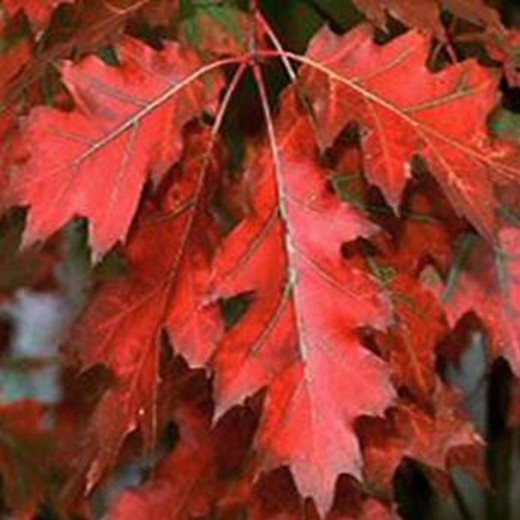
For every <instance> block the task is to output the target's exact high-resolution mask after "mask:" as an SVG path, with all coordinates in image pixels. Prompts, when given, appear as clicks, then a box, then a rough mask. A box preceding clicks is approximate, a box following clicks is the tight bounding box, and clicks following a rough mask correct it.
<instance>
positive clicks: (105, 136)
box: [8, 38, 217, 255]
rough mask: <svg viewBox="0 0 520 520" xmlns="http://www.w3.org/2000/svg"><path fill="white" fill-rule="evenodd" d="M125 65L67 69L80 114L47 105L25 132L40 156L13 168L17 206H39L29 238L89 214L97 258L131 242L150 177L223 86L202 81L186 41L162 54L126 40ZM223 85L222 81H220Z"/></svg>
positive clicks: (93, 62) (121, 50)
mask: <svg viewBox="0 0 520 520" xmlns="http://www.w3.org/2000/svg"><path fill="white" fill-rule="evenodd" d="M117 53H118V56H119V60H120V66H118V67H112V66H108V65H106V64H104V63H103V62H102V61H101V60H100V59H99V58H97V57H94V56H90V57H87V58H85V59H84V60H83V61H81V62H80V63H78V64H73V63H70V62H68V63H66V64H65V65H64V66H63V67H62V73H63V80H64V82H65V84H66V85H67V87H68V89H69V91H70V93H71V94H72V96H73V98H74V101H75V103H76V108H75V109H74V110H73V111H71V112H64V111H59V110H54V109H51V108H48V107H37V108H35V109H33V110H32V112H31V113H30V115H29V118H28V121H27V122H26V125H25V127H24V129H23V131H22V138H23V139H24V140H25V142H26V144H27V147H28V148H29V152H30V157H29V159H28V161H27V162H26V164H24V165H23V166H22V168H21V170H20V171H14V172H13V173H12V183H11V184H12V185H11V187H10V194H9V196H8V202H9V203H10V204H24V205H29V206H30V208H31V209H30V212H29V218H28V222H27V228H26V231H25V242H26V243H31V242H34V241H35V240H39V239H45V238H47V237H48V236H49V235H51V234H52V233H53V232H55V231H56V230H57V229H59V228H60V227H61V226H63V225H64V224H65V223H66V222H67V221H68V220H70V219H71V218H74V217H76V216H83V217H88V219H89V223H90V226H91V243H92V247H93V250H94V253H95V254H96V255H98V254H103V253H105V252H106V251H107V250H108V249H110V248H111V247H112V246H113V245H114V244H115V243H116V241H118V240H124V239H125V237H126V235H127V232H128V229H129V226H130V223H131V220H132V217H133V216H134V213H135V210H136V208H137V204H138V202H139V198H140V195H141V191H142V189H143V186H144V184H145V182H146V181H147V179H148V178H150V177H152V178H153V179H154V180H158V179H159V178H160V177H161V176H162V175H163V174H164V173H165V171H166V170H167V169H168V168H169V167H170V166H171V165H172V164H173V163H175V162H176V161H177V160H178V159H179V157H180V153H181V151H182V129H183V126H184V124H185V123H186V122H188V121H189V120H190V119H192V118H193V117H195V116H196V115H198V114H199V113H200V112H201V111H202V110H203V109H204V108H205V107H207V106H208V105H207V103H208V101H210V100H212V99H214V96H215V94H216V92H217V89H215V88H212V89H210V90H211V91H212V93H211V94H210V95H208V96H207V95H206V89H205V86H204V83H202V82H201V81H199V80H198V79H197V80H196V78H197V76H198V75H199V74H200V69H198V68H199V67H200V63H199V60H198V59H197V57H196V56H195V54H194V53H193V52H191V51H189V50H186V49H182V48H180V47H179V46H178V45H177V44H174V43H169V44H166V46H165V49H164V50H162V51H160V52H158V51H155V50H153V49H151V48H150V47H148V46H146V45H144V44H143V43H140V42H138V41H137V40H132V39H130V38H126V39H123V40H122V42H121V45H120V46H119V47H118V49H117ZM212 84H213V87H215V86H216V84H215V83H212Z"/></svg>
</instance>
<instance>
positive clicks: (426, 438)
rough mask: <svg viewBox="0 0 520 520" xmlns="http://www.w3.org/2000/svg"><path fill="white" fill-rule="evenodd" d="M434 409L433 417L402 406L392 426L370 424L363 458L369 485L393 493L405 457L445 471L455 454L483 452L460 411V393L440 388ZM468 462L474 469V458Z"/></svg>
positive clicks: (366, 430) (476, 437)
mask: <svg viewBox="0 0 520 520" xmlns="http://www.w3.org/2000/svg"><path fill="white" fill-rule="evenodd" d="M434 409H435V412H434V413H433V414H431V413H426V412H425V411H423V410H422V409H421V408H419V407H417V406H415V405H411V404H406V405H401V406H400V407H399V408H398V409H397V410H395V412H394V414H393V416H392V423H393V424H392V425H390V424H387V425H386V426H382V425H381V423H375V422H374V423H373V424H370V425H367V426H368V427H367V428H366V429H365V430H364V431H363V438H364V439H365V444H364V447H363V457H364V458H365V461H366V466H365V468H366V478H367V480H368V481H369V482H371V483H372V484H373V485H375V486H377V487H382V488H383V489H385V490H391V488H392V479H393V477H394V473H395V471H396V470H397V467H398V466H399V464H400V463H401V461H402V460H403V458H404V457H409V458H412V459H415V460H417V461H420V462H422V463H423V464H426V465H427V466H429V467H431V468H433V469H436V470H440V471H442V472H444V471H447V469H448V462H449V458H448V456H449V455H450V454H451V453H452V451H455V452H456V451H457V450H459V449H461V450H463V451H464V450H467V449H471V450H476V451H479V450H482V448H483V442H482V439H481V438H480V436H479V435H478V434H477V433H476V431H475V428H474V427H473V425H472V424H471V422H469V421H468V419H467V418H466V417H465V415H464V414H462V413H461V412H460V409H461V403H460V397H459V395H458V394H457V393H455V392H454V391H453V390H451V389H449V388H442V387H438V388H437V391H436V395H435V408H434ZM457 462H460V461H457ZM468 463H469V464H471V467H472V469H473V464H474V462H473V459H471V461H468Z"/></svg>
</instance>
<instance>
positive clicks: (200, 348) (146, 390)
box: [71, 133, 220, 487]
mask: <svg viewBox="0 0 520 520" xmlns="http://www.w3.org/2000/svg"><path fill="white" fill-rule="evenodd" d="M205 135H206V134H204V133H203V134H202V135H195V137H192V141H191V143H190V145H189V146H188V159H187V162H186V163H184V164H183V166H182V168H179V169H178V171H177V172H176V175H175V182H174V186H173V187H172V188H171V190H170V191H169V192H168V194H167V197H166V200H165V201H164V202H163V203H162V204H161V207H159V208H155V209H154V208H153V207H152V208H148V209H146V210H144V211H143V214H142V215H141V216H140V219H139V222H138V225H137V228H136V230H135V232H134V233H133V235H132V237H131V239H130V241H129V244H128V248H127V257H128V262H129V269H130V276H129V277H124V278H120V279H116V280H114V281H113V282H111V283H109V284H107V285H105V286H103V287H102V289H101V290H100V291H99V292H97V294H96V295H95V296H94V298H93V299H92V301H91V302H90V305H89V307H88V308H87V310H86V312H85V314H84V315H83V317H82V318H81V320H80V321H79V323H78V324H77V325H76V327H75V328H74V330H73V331H72V333H71V344H72V346H73V347H74V352H76V354H77V356H78V357H79V359H80V361H81V364H82V366H83V368H84V369H87V368H89V367H92V366H94V365H96V364H102V365H104V366H106V367H107V368H109V369H110V370H111V371H112V372H113V374H114V376H115V384H114V386H113V387H112V388H110V389H109V390H108V391H107V392H106V393H105V394H104V396H103V398H102V400H101V402H100V404H99V405H98V408H97V410H96V412H95V415H94V417H93V421H92V432H91V438H92V439H93V442H92V445H93V448H92V454H91V458H92V460H91V461H89V464H90V470H89V475H88V483H87V484H88V487H92V486H93V485H94V484H96V483H97V481H98V480H99V478H100V477H101V476H102V475H103V474H104V473H105V471H106V470H107V468H110V467H111V465H113V464H114V462H115V460H116V457H117V454H118V451H119V449H120V447H121V444H122V442H123V441H124V439H125V437H126V436H127V435H128V434H129V433H130V432H132V431H134V430H136V429H138V428H139V429H140V430H141V432H142V434H143V437H144V442H145V445H146V446H147V447H148V448H149V447H152V446H153V445H154V443H155V440H156V434H157V431H156V427H157V417H156V397H157V387H158V384H159V359H160V353H161V331H162V330H163V329H167V330H168V331H169V333H170V339H171V341H172V344H173V346H174V348H176V349H177V348H182V351H183V353H185V355H186V357H187V359H188V360H189V361H190V362H191V363H192V365H200V364H201V363H202V362H204V361H205V360H206V359H207V357H208V353H210V352H211V346H212V345H213V344H214V343H215V342H216V341H217V340H218V338H219V335H220V319H219V316H218V313H217V312H216V310H215V309H212V308H211V307H205V306H204V295H205V294H206V293H205V291H206V288H207V276H208V261H209V256H208V255H209V253H210V251H211V247H212V245H211V244H212V240H213V235H212V232H211V229H212V223H211V219H210V218H209V215H208V214H207V213H205V211H206V210H205V209H204V205H201V204H200V200H199V197H200V195H201V193H200V189H199V186H200V176H201V175H203V173H204V172H203V169H204V168H203V164H202V162H203V161H202V158H203V157H204V155H205V153H204V150H205V146H204V145H203V140H204V136H205ZM201 161H202V162H201Z"/></svg>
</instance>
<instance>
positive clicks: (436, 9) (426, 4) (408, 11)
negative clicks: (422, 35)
mask: <svg viewBox="0 0 520 520" xmlns="http://www.w3.org/2000/svg"><path fill="white" fill-rule="evenodd" d="M354 4H355V5H356V6H357V7H358V8H359V9H360V10H361V11H363V12H364V13H365V15H366V17H367V18H368V19H369V20H371V21H372V22H374V23H375V24H376V25H378V26H380V27H382V28H385V27H386V21H387V20H386V18H387V15H391V16H393V17H394V18H397V19H398V20H401V21H402V22H403V23H404V24H406V25H408V26H409V27H417V28H419V29H421V30H424V31H428V32H430V33H432V34H434V35H435V36H437V37H439V38H443V37H444V29H443V27H442V23H441V20H440V15H441V9H442V8H446V9H448V10H450V11H451V12H452V13H453V14H454V15H455V16H457V17H459V18H463V19H465V20H467V21H469V22H472V23H474V24H476V25H480V26H484V27H499V26H500V18H499V16H498V13H497V12H496V11H495V10H494V9H492V8H491V7H488V6H487V5H486V4H485V2H484V1H483V0H354Z"/></svg>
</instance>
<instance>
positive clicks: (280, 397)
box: [213, 94, 393, 512]
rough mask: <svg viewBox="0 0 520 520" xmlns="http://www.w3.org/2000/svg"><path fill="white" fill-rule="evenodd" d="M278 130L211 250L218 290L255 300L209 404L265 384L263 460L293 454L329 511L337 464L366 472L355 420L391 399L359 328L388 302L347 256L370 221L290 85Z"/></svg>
mask: <svg viewBox="0 0 520 520" xmlns="http://www.w3.org/2000/svg"><path fill="white" fill-rule="evenodd" d="M275 135H276V143H275V142H272V147H273V149H272V150H271V151H269V150H266V151H264V152H263V153H262V154H261V155H260V157H259V158H258V160H257V162H256V163H255V164H254V166H253V167H252V170H251V172H250V173H249V175H250V178H251V179H252V181H253V182H254V184H253V186H252V187H251V189H252V196H253V201H254V202H253V208H252V214H251V216H250V218H247V219H245V220H244V221H243V222H241V223H240V224H239V226H238V227H237V228H236V229H235V230H234V231H233V232H232V233H231V235H230V236H229V237H228V239H227V240H226V241H225V242H224V244H223V246H222V249H221V251H220V253H219V255H218V256H217V259H216V264H215V274H214V278H213V284H214V287H215V293H216V295H218V296H220V297H222V298H229V297H232V296H236V295H240V294H249V293H250V294H251V299H252V301H251V305H250V308H249V309H248V310H247V312H246V314H245V316H244V317H243V318H242V319H241V321H240V322H239V323H238V324H237V325H236V326H235V327H234V328H232V329H231V330H230V331H229V333H228V334H227V336H226V337H225V339H224V340H223V342H222V344H221V345H220V346H219V347H218V351H217V354H216V357H215V361H214V367H215V371H216V404H217V409H218V410H219V413H222V412H223V411H225V410H227V409H228V408H230V407H231V406H233V405H234V404H237V403H240V402H242V401H243V400H244V398H245V397H247V396H248V395H251V394H253V393H255V392H257V391H258V390H260V389H262V388H264V387H267V394H266V402H265V410H264V417H263V422H262V424H261V426H260V431H259V434H258V439H257V446H258V448H259V450H260V451H261V453H262V454H263V459H264V466H265V467H267V468H268V467H272V466H279V465H283V464H287V465H289V466H290V468H291V471H292V473H293V475H294V478H295V480H296V483H297V485H298V488H299V490H300V491H301V493H302V494H303V495H304V496H312V497H313V498H314V499H315V501H316V503H317V506H318V508H319V509H320V511H321V512H325V511H326V510H327V509H328V508H329V507H330V505H331V502H332V497H333V491H334V483H335V480H336V477H337V475H338V474H339V473H350V474H352V475H356V476H358V477H359V476H360V475H361V474H360V466H361V458H360V451H359V447H358V442H357V439H356V436H355V434H354V431H353V423H354V421H355V420H356V419H357V418H358V417H359V416H360V415H363V414H381V413H382V412H383V411H384V409H385V408H386V407H387V406H388V405H389V404H390V403H391V401H392V398H393V391H392V389H391V386H390V384H389V380H388V373H387V369H386V367H385V366H384V364H383V362H382V361H381V360H380V359H378V358H377V357H376V356H375V355H373V354H372V353H370V352H369V351H368V350H367V349H365V348H364V347H363V346H362V345H361V343H360V339H359V337H358V330H357V329H359V328H361V327H365V326H372V327H376V328H384V327H385V326H386V325H387V324H388V322H389V320H390V304H389V301H388V299H387V298H386V297H385V295H384V293H383V292H382V290H381V287H380V286H379V285H378V283H377V282H376V281H375V279H373V278H372V277H371V276H370V275H369V274H368V273H367V272H364V271H363V269H362V268H361V267H359V266H356V265H355V263H353V262H349V261H346V260H345V259H344V258H342V254H341V246H342V244H343V243H344V242H347V241H350V240H354V239H356V238H357V237H359V236H368V235H370V234H371V233H372V232H373V231H374V226H373V225H372V224H371V223H370V222H368V221H367V220H365V218H364V217H363V216H362V215H361V214H360V213H359V212H358V211H357V210H355V209H354V208H352V207H349V206H348V205H347V204H345V203H343V202H341V201H340V199H339V198H337V195H336V194H335V193H334V191H333V190H332V189H331V186H330V183H329V182H328V181H329V179H328V176H329V174H330V172H327V170H325V169H323V168H321V167H320V166H319V163H318V160H317V159H318V155H317V153H318V150H317V148H316V146H315V142H314V134H313V131H312V127H311V126H310V124H309V120H308V118H307V117H306V116H305V115H304V114H302V112H301V110H300V108H299V107H298V102H297V100H295V97H294V96H292V95H291V94H289V95H287V96H285V97H284V99H283V112H282V114H281V115H280V116H279V119H278V124H277V126H276V129H275Z"/></svg>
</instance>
